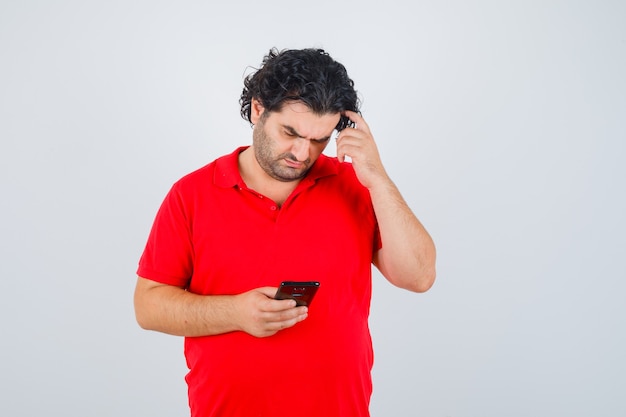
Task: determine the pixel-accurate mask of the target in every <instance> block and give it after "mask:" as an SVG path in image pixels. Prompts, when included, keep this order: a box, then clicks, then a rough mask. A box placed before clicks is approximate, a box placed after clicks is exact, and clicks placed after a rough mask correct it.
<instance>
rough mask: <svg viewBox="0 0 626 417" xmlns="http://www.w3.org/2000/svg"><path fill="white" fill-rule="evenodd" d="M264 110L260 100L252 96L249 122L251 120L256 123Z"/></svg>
mask: <svg viewBox="0 0 626 417" xmlns="http://www.w3.org/2000/svg"><path fill="white" fill-rule="evenodd" d="M264 111H265V107H263V105H262V104H261V102H260V101H259V100H257V99H255V98H253V99H252V101H251V102H250V122H252V124H253V125H256V124H257V123H258V122H259V119H260V118H261V115H262V114H263V112H264Z"/></svg>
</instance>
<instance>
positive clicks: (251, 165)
mask: <svg viewBox="0 0 626 417" xmlns="http://www.w3.org/2000/svg"><path fill="white" fill-rule="evenodd" d="M238 166H239V174H240V175H241V178H242V179H243V182H244V183H245V184H246V186H247V187H248V188H250V189H252V190H254V191H256V192H257V193H259V194H262V195H264V196H266V197H268V198H271V199H272V200H273V201H274V202H275V203H276V204H278V205H279V206H281V205H282V204H283V203H284V202H285V200H287V197H289V195H290V194H291V193H292V191H293V190H294V189H295V188H296V187H297V186H298V184H299V183H300V180H293V181H279V180H277V179H275V178H272V177H271V176H270V175H269V174H268V173H267V172H265V171H264V170H263V168H261V166H260V165H259V163H258V162H257V160H256V157H255V155H254V148H253V147H252V146H250V147H249V148H248V149H246V150H244V151H243V152H241V153H240V154H239V159H238Z"/></svg>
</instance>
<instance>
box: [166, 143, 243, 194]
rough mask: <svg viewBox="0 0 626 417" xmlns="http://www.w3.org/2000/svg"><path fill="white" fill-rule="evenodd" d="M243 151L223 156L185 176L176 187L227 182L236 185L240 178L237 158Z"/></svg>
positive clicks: (223, 183) (238, 150) (193, 186)
mask: <svg viewBox="0 0 626 417" xmlns="http://www.w3.org/2000/svg"><path fill="white" fill-rule="evenodd" d="M241 150H242V148H238V149H236V150H235V151H234V152H232V153H230V154H227V155H222V156H220V157H219V158H217V159H215V160H213V161H211V162H209V163H208V164H206V165H204V166H202V167H200V168H198V169H196V170H194V171H192V172H190V173H188V174H186V175H184V176H183V177H182V178H180V179H179V180H178V181H177V182H176V183H175V185H174V186H175V187H183V188H188V187H192V188H195V187H197V186H198V185H206V184H207V183H209V184H216V185H225V181H226V182H228V183H229V184H230V182H233V184H230V185H234V184H235V183H236V180H237V177H238V169H237V156H238V155H239V153H240V152H241Z"/></svg>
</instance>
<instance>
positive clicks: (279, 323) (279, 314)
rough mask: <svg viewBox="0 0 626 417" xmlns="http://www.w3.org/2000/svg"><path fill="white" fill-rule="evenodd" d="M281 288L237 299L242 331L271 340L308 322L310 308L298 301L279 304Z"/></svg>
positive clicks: (240, 295) (241, 296) (265, 290)
mask: <svg viewBox="0 0 626 417" xmlns="http://www.w3.org/2000/svg"><path fill="white" fill-rule="evenodd" d="M277 290H278V288H275V287H262V288H257V289H254V290H251V291H248V292H245V293H242V294H239V295H236V296H234V298H233V301H234V302H235V305H236V307H235V311H236V316H237V317H236V322H237V324H238V326H239V328H240V330H241V331H244V332H246V333H248V334H250V335H252V336H255V337H268V336H272V335H274V334H276V333H277V332H278V331H280V330H283V329H287V328H289V327H292V326H294V325H295V324H296V323H299V322H301V321H302V320H304V319H306V318H307V315H308V308H307V307H304V306H303V307H296V302H295V301H294V300H275V299H274V295H275V294H276V291H277Z"/></svg>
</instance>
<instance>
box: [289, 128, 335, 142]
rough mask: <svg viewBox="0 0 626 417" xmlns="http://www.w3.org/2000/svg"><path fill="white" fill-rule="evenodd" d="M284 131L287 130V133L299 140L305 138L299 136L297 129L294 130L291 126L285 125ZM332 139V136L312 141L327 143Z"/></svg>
mask: <svg viewBox="0 0 626 417" xmlns="http://www.w3.org/2000/svg"><path fill="white" fill-rule="evenodd" d="M283 129H285V130H286V131H288V132H289V134H290V135H293V136H297V137H299V138H304V136H302V135H301V134H299V133H298V132H297V131H296V129H294V128H293V127H291V126H289V125H283ZM328 139H330V136H325V137H323V138H319V139H311V140H316V141H325V140H328Z"/></svg>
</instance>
